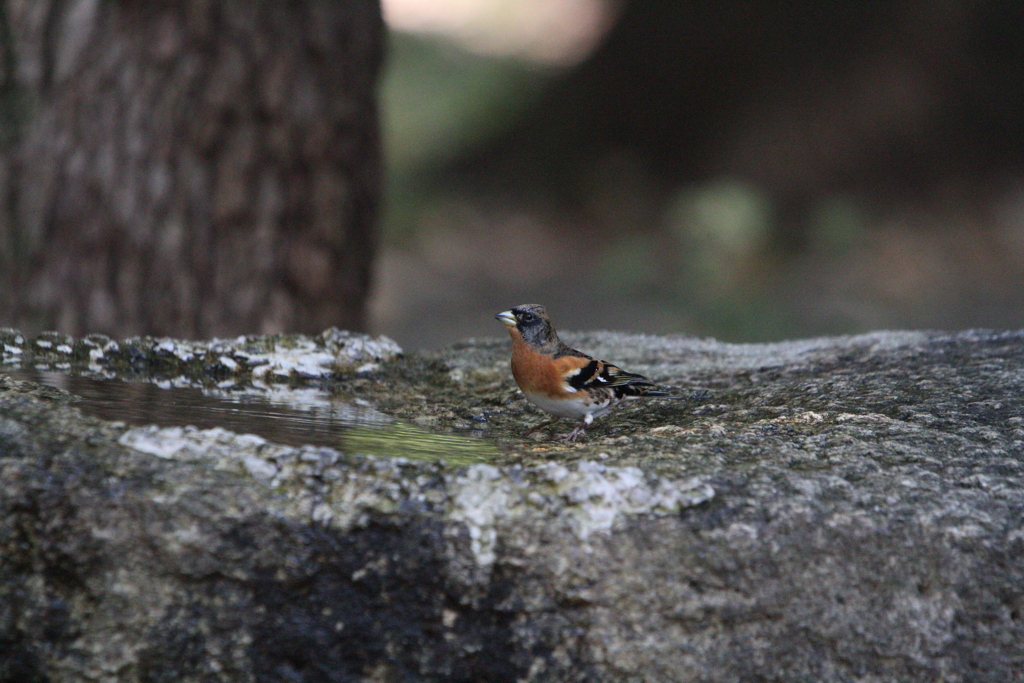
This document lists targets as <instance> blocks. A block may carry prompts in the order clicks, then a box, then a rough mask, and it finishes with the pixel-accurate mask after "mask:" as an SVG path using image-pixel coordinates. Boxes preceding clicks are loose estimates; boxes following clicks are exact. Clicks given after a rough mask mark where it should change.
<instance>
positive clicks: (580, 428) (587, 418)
mask: <svg viewBox="0 0 1024 683" xmlns="http://www.w3.org/2000/svg"><path fill="white" fill-rule="evenodd" d="M593 421H594V415H593V413H587V414H586V415H584V416H583V421H582V422H580V423H579V424H578V425H576V429H574V430H572V431H571V432H569V433H568V434H566V435H565V436H563V437H561V440H562V441H567V442H573V441H575V440H576V439H578V438H579V437H580V436H581V435H582V434H583V433H584V432H585V431H587V427H588V426H589V425H590V423H591V422H593Z"/></svg>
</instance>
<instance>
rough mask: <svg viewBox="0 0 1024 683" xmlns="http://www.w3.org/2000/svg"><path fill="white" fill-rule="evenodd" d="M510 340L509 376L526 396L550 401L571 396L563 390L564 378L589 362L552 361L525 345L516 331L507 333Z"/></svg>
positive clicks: (586, 360) (584, 360)
mask: <svg viewBox="0 0 1024 683" xmlns="http://www.w3.org/2000/svg"><path fill="white" fill-rule="evenodd" d="M509 334H510V335H511V337H512V376H513V377H515V379H516V384H518V385H519V388H520V389H522V390H523V392H524V393H527V394H542V395H544V396H549V397H551V398H562V397H565V396H571V395H572V394H573V393H575V392H572V391H568V390H567V388H566V387H567V384H566V375H567V374H569V373H571V372H572V371H573V370H578V369H579V368H581V367H584V366H585V365H587V364H588V363H589V362H590V361H589V360H588V359H585V358H579V357H576V356H562V357H561V358H554V357H553V356H551V355H550V354H546V353H541V352H540V351H538V350H537V349H535V348H533V347H532V346H530V345H529V344H527V343H526V342H525V341H524V340H523V337H522V334H521V333H520V332H519V330H516V329H510V330H509Z"/></svg>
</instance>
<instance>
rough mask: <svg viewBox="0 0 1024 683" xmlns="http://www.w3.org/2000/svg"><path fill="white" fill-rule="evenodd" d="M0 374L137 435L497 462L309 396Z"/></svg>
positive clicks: (487, 451)
mask: <svg viewBox="0 0 1024 683" xmlns="http://www.w3.org/2000/svg"><path fill="white" fill-rule="evenodd" d="M0 374H6V375H9V376H11V377H13V378H14V379H18V380H23V381H29V382H35V383H37V384H45V385H48V386H52V387H58V388H60V389H63V390H65V391H67V392H68V393H71V394H74V395H75V396H77V397H79V399H80V400H79V402H77V403H76V404H75V405H76V407H78V408H79V409H80V410H81V411H82V412H83V413H85V414H87V415H92V416H94V417H98V418H102V419H104V420H119V421H122V422H126V423H128V424H129V425H132V426H137V427H141V426H144V425H151V424H155V425H159V426H161V427H184V426H187V425H192V426H194V427H197V428H199V429H210V428H213V427H223V428H224V429H228V430H231V431H233V432H237V433H239V434H256V435H258V436H261V437H263V438H265V439H267V440H268V441H273V442H275V443H280V444H285V445H289V446H303V445H307V444H310V445H315V446H328V447H331V448H336V449H338V450H340V451H344V452H348V453H366V454H371V455H383V456H391V457H406V458H411V459H417V460H424V459H426V460H437V459H444V460H445V461H447V462H451V463H453V464H467V463H471V462H485V461H488V460H491V459H493V458H494V457H495V456H497V455H498V451H497V450H496V449H495V447H494V446H493V445H491V444H490V443H488V442H486V441H484V440H482V439H479V438H471V437H469V436H463V435H456V434H433V433H430V432H427V431H426V430H423V429H420V428H418V427H415V426H412V425H409V424H406V423H402V422H398V421H396V420H394V419H393V418H391V417H388V416H387V415H385V414H383V413H381V412H379V411H377V410H375V409H374V408H372V407H371V406H369V405H361V404H358V403H351V402H345V401H340V400H335V399H332V398H331V397H330V396H328V395H327V394H326V393H324V392H322V391H318V390H315V389H310V388H300V389H297V390H282V389H280V388H276V387H275V388H267V390H265V391H260V390H246V391H240V390H237V389H236V390H234V391H232V390H229V389H221V390H201V389H197V388H194V387H177V386H164V387H161V386H157V385H156V384H151V383H146V382H125V381H121V380H116V379H96V378H93V377H88V376H83V375H79V374H73V373H64V372H54V371H49V370H39V369H12V368H4V367H0Z"/></svg>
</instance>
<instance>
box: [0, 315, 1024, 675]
mask: <svg viewBox="0 0 1024 683" xmlns="http://www.w3.org/2000/svg"><path fill="white" fill-rule="evenodd" d="M565 337H566V339H567V341H569V342H570V343H572V344H573V345H574V346H577V348H582V349H583V350H585V351H588V352H590V353H592V354H594V355H598V356H600V357H605V358H608V359H609V360H613V361H615V362H617V363H620V364H621V365H623V366H624V367H625V368H626V369H628V370H632V371H637V372H642V373H644V374H647V375H648V376H650V377H652V378H654V379H657V380H659V381H662V382H666V383H670V384H674V385H676V386H680V387H686V388H687V390H697V389H706V390H707V394H705V395H703V396H702V397H701V398H699V399H696V400H694V401H690V402H685V401H661V402H647V403H642V402H636V403H633V404H630V405H628V406H626V407H623V408H622V409H620V410H618V411H617V412H613V413H612V414H610V415H608V416H605V417H603V418H601V419H599V420H598V421H597V422H596V423H595V425H594V426H593V427H592V428H591V429H590V430H589V431H588V434H587V440H586V441H585V442H584V443H581V444H575V445H566V444H561V443H557V442H551V441H546V440H536V441H535V440H532V439H530V440H524V439H521V438H518V437H517V436H516V434H518V433H519V432H521V431H522V429H523V428H524V426H526V425H527V424H532V423H534V422H537V421H539V420H540V419H541V416H540V415H538V414H537V413H536V411H535V410H534V409H532V408H531V407H529V406H528V405H527V404H526V403H525V401H524V400H523V399H522V398H521V397H520V396H519V395H518V392H517V391H516V390H515V386H514V384H513V383H512V381H511V378H510V377H509V374H508V369H507V341H505V340H486V339H485V340H468V341H466V342H463V343H461V344H458V345H456V346H455V347H452V348H451V349H448V350H446V351H444V352H440V353H437V354H433V355H428V356H424V355H409V356H404V357H403V356H394V355H393V354H387V355H382V356H380V357H378V358H377V359H375V360H374V361H373V364H372V367H369V368H364V369H363V371H361V372H352V371H349V370H346V369H345V367H343V366H344V364H340V365H337V366H334V369H333V371H332V372H333V374H332V375H331V378H330V379H329V380H328V381H327V384H328V385H329V386H328V387H327V388H329V389H330V391H331V392H332V393H334V394H335V395H336V396H337V397H340V398H358V399H359V400H361V401H364V402H368V403H369V404H371V405H373V407H375V408H376V409H378V410H380V411H383V412H384V413H388V414H390V415H392V416H395V417H398V418H402V419H406V420H411V421H415V422H416V423H417V424H419V425H424V426H428V427H429V428H431V429H433V430H435V431H439V432H443V431H446V430H449V429H465V428H466V426H467V425H469V426H472V425H476V426H477V427H478V428H480V429H483V430H484V433H485V436H484V438H485V439H487V440H489V441H491V442H492V443H493V444H494V445H496V446H497V449H496V453H497V454H496V455H495V456H494V458H493V461H492V462H486V463H483V462H478V463H476V464H471V465H468V466H455V465H452V464H445V463H444V462H442V461H438V462H412V461H406V460H402V459H389V458H376V457H370V456H364V455H360V454H358V453H343V452H340V451H337V450H332V449H328V448H314V447H302V448H292V447H286V446H280V445H277V444H272V443H268V442H265V441H263V440H262V439H258V438H255V437H252V436H245V435H235V434H232V433H230V432H226V431H224V430H184V429H177V430H174V429H163V430H160V429H155V428H132V429H130V428H128V427H127V426H126V425H124V424H119V423H110V422H101V421H99V420H96V419H92V418H89V417H85V416H83V415H81V414H80V412H79V411H78V410H76V409H75V407H74V400H73V399H72V398H71V397H70V396H69V395H67V394H65V393H64V392H61V391H59V390H55V389H51V388H46V387H40V386H37V385H32V384H28V383H24V382H17V381H14V380H11V379H8V378H2V379H0V681H12V682H13V681H19V682H20V681H58V680H60V681H79V680H117V681H219V680H222V681H359V680H365V681H459V680H462V681H477V680H488V681H520V680H525V681H729V680H735V681H740V680H778V681H791V680H806V681H812V680H813V681H988V680H991V681H1019V680H1024V346H1022V342H1024V333H1019V332H1015V333H992V332H965V333H960V334H952V335H951V334H939V333H909V332H907V333H878V334H871V335H864V336H859V337H842V338H829V339H813V340H804V341H796V342H789V343H783V344H772V345H729V344H722V343H718V342H714V341H709V340H699V339H693V338H688V337H646V336H629V335H618V334H612V333H593V334H584V335H565ZM76 343H77V342H74V341H73V340H68V343H67V344H66V345H67V346H68V348H70V349H75V348H77V346H76ZM12 355H15V356H17V355H19V354H16V353H15V354H12ZM378 361H379V362H378ZM350 365H351V363H350ZM156 370H158V371H159V370H160V368H156ZM208 370H209V371H210V372H213V373H214V374H215V375H216V378H222V376H223V373H224V372H226V371H229V370H230V368H228V369H226V368H224V367H217V368H213V369H209V368H208ZM173 371H174V372H178V370H177V369H174V370H173ZM199 374H202V372H200V373H199ZM216 378H215V379H216ZM290 380H291V381H296V378H295V374H294V373H292V375H291V377H290ZM318 381H324V380H318ZM543 438H544V435H541V436H540V437H539V439H543ZM444 443H445V442H444V441H443V440H439V441H438V442H437V444H438V446H437V447H438V448H443V444H444ZM439 455H442V456H443V455H444V453H439Z"/></svg>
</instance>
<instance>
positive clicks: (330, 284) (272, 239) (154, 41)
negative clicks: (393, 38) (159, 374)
mask: <svg viewBox="0 0 1024 683" xmlns="http://www.w3.org/2000/svg"><path fill="white" fill-rule="evenodd" d="M0 12H2V15H0V39H2V41H3V46H2V47H3V51H2V53H0V56H2V61H3V63H2V65H0V125H2V132H3V135H2V137H0V144H2V148H0V268H2V273H0V285H2V287H3V290H2V293H0V317H2V319H3V320H4V322H9V323H14V324H17V325H19V326H20V327H22V328H24V329H27V330H33V329H40V328H56V329H59V330H60V331H62V332H65V333H69V334H85V333H90V332H104V333H108V334H114V335H118V336H124V335H131V334H156V335H175V336H182V337H210V336H217V335H221V336H225V335H235V334H242V333H255V332H262V333H272V332H278V331H284V330H288V331H296V332H299V331H301V332H317V331H320V330H322V329H324V328H325V327H328V326H331V325H337V326H342V327H347V328H350V329H359V328H360V327H362V325H363V309H364V300H365V298H366V294H367V288H368V279H369V270H370V262H371V259H372V255H373V244H374V240H373V227H374V220H375V213H376V201H377V195H378V183H379V157H378V134H377V116H376V105H375V102H374V94H375V93H374V87H375V83H376V76H377V72H378V69H379V65H380V58H381V50H382V41H383V27H382V22H381V18H380V7H379V3H378V2H376V1H375V0H297V1H293V2H282V1H280V0H166V1H154V0H145V1H143V0H112V1H104V0H0Z"/></svg>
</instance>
